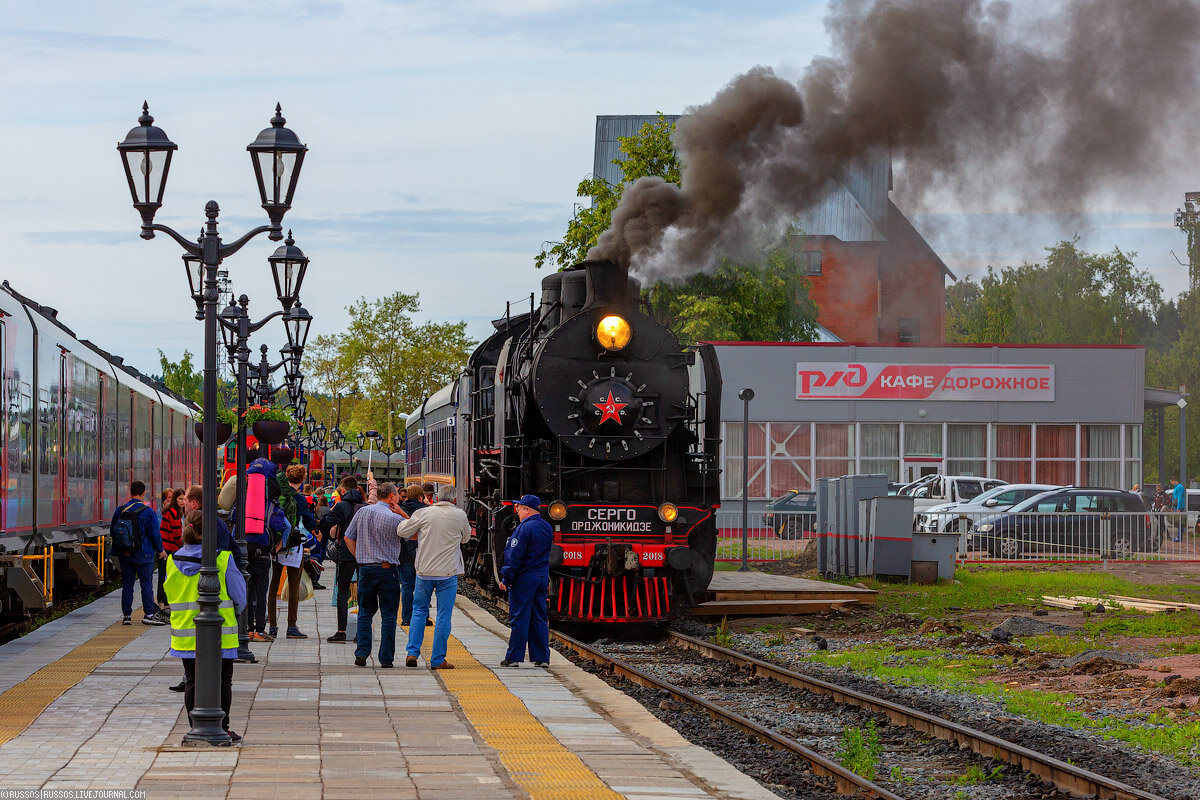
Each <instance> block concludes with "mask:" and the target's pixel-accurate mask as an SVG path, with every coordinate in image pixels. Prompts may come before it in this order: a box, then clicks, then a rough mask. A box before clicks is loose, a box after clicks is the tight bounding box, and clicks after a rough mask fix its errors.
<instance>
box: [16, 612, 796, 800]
mask: <svg viewBox="0 0 1200 800" xmlns="http://www.w3.org/2000/svg"><path fill="white" fill-rule="evenodd" d="M281 605H282V604H281ZM280 610H281V611H283V608H281V609H280ZM334 619H335V616H334V609H333V608H332V606H331V605H330V595H329V593H328V592H318V594H317V596H316V598H315V599H314V600H309V601H307V602H304V603H301V604H300V618H299V627H300V629H301V630H302V631H304V632H305V633H307V634H309V637H310V638H308V639H285V638H280V639H278V640H277V641H275V642H273V643H271V644H266V643H255V644H254V647H253V648H252V649H253V650H254V653H255V655H256V656H257V658H258V663H256V664H237V665H235V668H234V678H233V708H232V712H231V715H230V717H231V728H232V729H233V730H235V731H237V732H239V733H241V734H243V736H244V737H245V738H244V740H243V742H242V743H240V744H239V745H236V746H234V747H229V748H213V747H202V748H197V747H183V746H182V744H181V742H182V739H183V735H184V733H185V732H186V731H187V729H188V724H187V716H186V714H185V713H184V712H183V701H182V695H181V694H178V693H175V692H172V691H170V690H169V689H168V687H169V686H170V685H172V684H174V683H177V682H178V681H179V680H180V679H181V677H182V669H181V667H180V664H179V660H178V659H176V658H170V657H167V656H166V651H167V648H168V636H169V634H168V630H169V629H168V628H165V627H148V626H145V625H142V624H140V620H139V618H138V616H137V615H136V613H135V617H134V625H133V626H123V625H121V624H120V622H119V620H120V593H119V592H115V593H112V594H109V595H107V596H105V597H103V598H101V599H100V600H98V601H96V602H94V603H92V604H90V605H89V606H87V607H85V608H82V609H79V610H76V611H73V612H72V613H70V614H68V615H66V616H64V617H62V618H60V619H58V620H55V621H53V622H50V623H48V624H46V625H44V626H42V627H41V628H39V629H38V630H36V631H34V632H33V633H31V634H29V635H27V636H25V637H22V638H20V639H17V640H15V641H13V642H10V643H8V644H6V645H4V646H2V647H0V788H2V789H6V790H12V789H41V790H62V789H66V790H88V789H104V790H112V789H141V790H145V791H146V793H147V795H146V796H147V797H149V798H151V799H152V800H166V799H167V798H175V797H179V798H216V797H221V798H230V800H238V799H239V798H247V799H248V800H249V799H252V800H269V798H274V797H279V798H287V800H309V799H310V798H331V799H332V798H373V797H380V798H383V797H386V798H393V799H395V800H403V798H421V799H422V800H460V799H461V798H468V799H469V800H492V799H493V798H504V799H505V800H507V799H508V798H535V799H536V800H542V799H543V798H544V799H545V800H573V799H574V798H580V799H582V798H616V797H626V798H631V799H633V800H642V799H647V800H648V799H649V798H659V799H661V798H705V797H713V798H726V799H727V800H764V799H765V798H771V797H775V796H776V795H774V794H772V793H771V792H769V791H767V790H766V789H765V788H764V787H762V786H761V785H760V784H758V783H756V782H755V781H754V780H753V779H751V778H750V777H748V776H746V775H744V774H743V773H741V772H739V771H738V770H737V769H735V768H734V767H732V766H731V765H730V764H728V763H727V762H725V761H724V760H722V759H721V758H719V757H717V756H716V755H714V754H712V753H710V752H708V751H706V750H704V749H702V748H700V747H697V746H695V745H692V744H690V743H689V742H687V741H686V740H685V739H683V738H682V737H681V736H680V735H679V734H678V733H677V732H675V731H674V730H672V729H671V728H669V727H668V726H666V725H665V724H663V723H662V722H660V721H659V720H658V719H657V718H655V717H654V716H653V715H652V714H650V713H649V712H648V711H646V709H645V708H643V707H642V706H641V705H640V704H638V703H637V702H636V701H634V700H632V699H631V698H629V697H628V696H626V695H625V694H623V693H621V692H619V691H617V690H615V689H613V688H612V687H610V686H608V685H607V684H606V683H604V682H603V681H601V680H600V679H599V678H597V677H595V676H593V675H591V674H589V673H587V672H585V671H583V670H581V669H579V668H578V667H576V666H575V665H574V664H572V663H571V662H570V661H568V660H567V659H565V658H563V657H562V656H561V655H559V654H558V653H557V652H554V653H552V661H551V666H550V668H549V669H539V668H536V667H533V666H531V665H529V664H526V665H523V666H522V667H521V668H519V669H513V668H503V667H500V666H499V662H500V660H501V659H502V658H503V656H504V651H505V647H506V643H507V642H506V639H507V629H506V628H505V627H503V626H502V625H501V624H500V623H499V622H497V621H496V620H495V619H494V618H493V617H491V616H490V615H489V614H487V612H485V611H483V610H482V609H480V608H479V607H478V606H476V605H475V604H474V603H472V602H471V601H470V600H468V599H467V598H465V597H461V596H460V597H459V598H458V601H457V603H456V607H455V611H454V622H453V637H452V639H451V645H450V652H449V656H448V658H447V660H448V661H450V662H451V663H453V664H454V665H455V667H456V668H455V669H453V670H440V671H433V670H430V669H428V668H427V666H426V662H425V659H424V658H423V659H422V660H421V665H420V667H419V668H417V669H411V668H405V667H403V666H400V665H401V664H403V644H402V642H403V638H404V634H403V633H401V632H398V636H397V639H398V641H397V645H398V647H397V654H398V657H397V661H396V663H397V667H396V668H394V669H381V668H379V667H378V666H377V665H376V662H375V660H374V658H372V659H369V660H368V666H367V667H366V668H361V667H355V666H354V645H353V644H352V643H350V644H329V643H327V642H326V641H325V637H327V636H329V635H330V634H332V633H333V632H334V631H335V630H336V625H335V623H334ZM378 628H379V623H378V620H376V625H375V629H376V630H375V637H376V639H375V641H376V645H375V649H376V652H377V651H378V643H377V642H378V638H377V637H378ZM431 632H432V629H430V633H431ZM431 639H432V635H429V636H427V637H426V640H425V646H426V655H428V648H429V646H430V643H431Z"/></svg>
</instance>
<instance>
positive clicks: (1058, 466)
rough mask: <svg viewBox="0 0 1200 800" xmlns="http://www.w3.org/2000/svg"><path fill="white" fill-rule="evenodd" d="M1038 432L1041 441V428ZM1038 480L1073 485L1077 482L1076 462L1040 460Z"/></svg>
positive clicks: (1059, 484) (1038, 463)
mask: <svg viewBox="0 0 1200 800" xmlns="http://www.w3.org/2000/svg"><path fill="white" fill-rule="evenodd" d="M1038 434H1039V435H1038V440H1039V441H1040V440H1041V429H1039V430H1038ZM1011 482H1012V481H1010V483H1011ZM1037 482H1038V483H1049V484H1052V485H1055V486H1070V485H1072V484H1073V483H1075V462H1074V461H1040V460H1039V461H1038V462H1037Z"/></svg>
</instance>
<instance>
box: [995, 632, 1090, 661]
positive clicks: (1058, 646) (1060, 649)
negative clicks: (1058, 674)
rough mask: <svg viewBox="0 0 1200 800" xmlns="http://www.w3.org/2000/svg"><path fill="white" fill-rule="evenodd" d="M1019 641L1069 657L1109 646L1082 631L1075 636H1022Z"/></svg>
mask: <svg viewBox="0 0 1200 800" xmlns="http://www.w3.org/2000/svg"><path fill="white" fill-rule="evenodd" d="M1017 641H1018V642H1020V643H1021V644H1023V645H1025V646H1026V647H1027V648H1029V649H1030V650H1031V651H1036V652H1039V653H1045V654H1047V655H1051V656H1057V657H1059V658H1069V657H1070V656H1077V655H1079V654H1080V653H1086V652H1087V651H1088V650H1100V649H1103V648H1105V647H1106V646H1107V644H1108V643H1107V642H1105V641H1104V640H1103V639H1102V638H1099V637H1096V636H1090V635H1088V634H1086V633H1083V632H1080V633H1078V634H1076V635H1074V636H1058V635H1056V634H1046V635H1045V636H1021V637H1018V639H1017Z"/></svg>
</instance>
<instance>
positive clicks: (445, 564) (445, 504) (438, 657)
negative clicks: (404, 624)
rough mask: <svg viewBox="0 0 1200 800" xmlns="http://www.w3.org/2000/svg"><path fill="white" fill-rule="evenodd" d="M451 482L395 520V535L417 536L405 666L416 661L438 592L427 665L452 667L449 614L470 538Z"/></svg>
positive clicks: (464, 517) (434, 667) (451, 610)
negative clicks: (401, 519) (430, 502)
mask: <svg viewBox="0 0 1200 800" xmlns="http://www.w3.org/2000/svg"><path fill="white" fill-rule="evenodd" d="M455 496H456V492H455V489H454V487H453V486H442V487H441V488H440V489H438V493H437V502H436V503H434V504H433V505H431V506H427V507H425V508H420V509H417V510H416V511H414V512H413V515H412V516H411V517H409V518H408V519H406V520H404V522H401V523H400V524H399V525H398V526H396V535H397V536H400V537H401V538H404V539H411V538H412V537H413V536H416V537H417V563H416V567H417V585H416V589H415V590H414V591H413V612H412V619H411V620H410V622H409V626H408V658H406V659H405V660H404V663H405V666H409V667H415V666H417V656H419V655H420V654H421V644H422V643H423V642H424V641H425V620H427V619H429V600H430V598H431V597H432V596H433V595H434V594H436V595H437V620H436V621H435V622H434V626H433V653H432V655H431V656H430V659H429V668H430V669H454V665H453V664H451V663H450V662H448V661H447V660H446V644H447V642H449V641H450V615H451V613H452V612H453V610H454V598H455V596H456V595H457V594H458V576H459V575H461V574H462V573H463V561H462V550H461V547H462V545H464V544H466V543H467V542H468V541H469V540H470V538H471V524H470V523H469V522H468V521H467V515H466V512H464V511H463V510H462V509H461V508H459V507H457V506H456V505H454V498H455Z"/></svg>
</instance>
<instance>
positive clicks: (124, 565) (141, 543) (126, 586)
mask: <svg viewBox="0 0 1200 800" xmlns="http://www.w3.org/2000/svg"><path fill="white" fill-rule="evenodd" d="M145 498H146V484H144V483H142V482H141V481H133V482H132V483H131V484H129V500H128V501H126V502H125V503H123V504H122V505H121V506H120V507H119V508H118V509H117V513H115V514H113V518H112V524H111V525H109V529H108V530H109V534H110V536H111V537H112V548H113V552H114V553H116V554H117V557H118V559H120V562H121V615H122V616H121V624H123V625H132V624H133V620H132V616H133V582H134V581H135V580H136V581H137V582H138V583H140V584H141V589H142V613H143V616H142V624H143V625H166V624H167V622H166V620H164V619H162V618H161V617H159V616H158V605H157V603H156V602H155V596H154V591H155V583H154V563H155V560H156V559H159V558H165V557H166V553H165V552H164V551H163V545H162V537H161V536H160V535H159V533H158V528H159V519H158V514H156V513H155V512H154V509H152V508H151V507H150V506H148V505H146V502H145Z"/></svg>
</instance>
